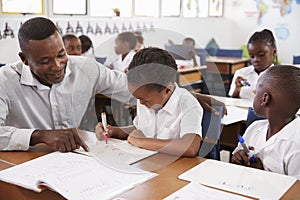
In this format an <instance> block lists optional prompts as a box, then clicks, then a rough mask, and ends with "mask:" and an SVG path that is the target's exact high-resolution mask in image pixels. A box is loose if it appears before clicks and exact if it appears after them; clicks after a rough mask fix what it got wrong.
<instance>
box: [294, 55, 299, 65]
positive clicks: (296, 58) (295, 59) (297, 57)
mask: <svg viewBox="0 0 300 200" xmlns="http://www.w3.org/2000/svg"><path fill="white" fill-rule="evenodd" d="M293 64H300V56H293Z"/></svg>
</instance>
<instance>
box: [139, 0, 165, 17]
mask: <svg viewBox="0 0 300 200" xmlns="http://www.w3.org/2000/svg"><path fill="white" fill-rule="evenodd" d="M134 7H135V12H134V14H135V15H137V16H149V17H158V16H159V0H151V1H150V0H135V5H134Z"/></svg>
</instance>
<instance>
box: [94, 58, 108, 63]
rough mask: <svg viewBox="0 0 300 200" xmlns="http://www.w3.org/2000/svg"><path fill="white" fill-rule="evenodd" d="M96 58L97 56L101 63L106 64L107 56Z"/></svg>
mask: <svg viewBox="0 0 300 200" xmlns="http://www.w3.org/2000/svg"><path fill="white" fill-rule="evenodd" d="M95 58H96V61H97V62H99V63H101V64H104V62H105V61H106V57H95Z"/></svg>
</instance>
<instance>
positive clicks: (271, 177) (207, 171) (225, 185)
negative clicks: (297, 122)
mask: <svg viewBox="0 0 300 200" xmlns="http://www.w3.org/2000/svg"><path fill="white" fill-rule="evenodd" d="M179 178H180V179H183V180H187V181H195V182H198V183H201V184H203V185H207V186H210V187H214V188H219V189H222V190H227V191H230V192H234V193H238V194H243V195H246V196H250V197H254V198H259V199H261V198H264V199H280V197H281V196H282V195H283V194H284V193H285V192H286V191H287V190H288V189H289V188H290V187H291V186H292V185H293V184H294V183H295V181H296V180H297V179H296V178H294V177H290V176H286V175H282V174H277V173H272V172H268V171H264V170H259V169H254V168H250V167H244V166H241V165H235V164H231V163H226V162H221V161H217V160H210V159H207V160H205V161H204V162H202V163H200V164H199V165H197V166H195V167H193V168H192V169H190V170H188V171H186V172H184V173H183V174H181V175H179ZM266 186H268V187H266Z"/></svg>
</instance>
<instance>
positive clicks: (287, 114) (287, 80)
mask: <svg viewBox="0 0 300 200" xmlns="http://www.w3.org/2000/svg"><path fill="white" fill-rule="evenodd" d="M299 100H300V68H297V67H294V66H284V65H283V66H281V65H278V66H274V67H271V68H269V69H268V70H266V72H265V73H264V74H262V75H261V77H260V78H259V79H258V82H257V86H256V96H255V98H254V102H253V107H254V110H255V113H256V114H257V115H258V116H261V117H265V118H267V119H266V120H259V121H256V122H253V123H252V124H251V125H250V126H249V127H248V128H247V130H246V133H245V134H244V139H245V141H246V143H247V144H248V145H249V147H250V148H251V149H253V150H254V155H255V157H256V162H254V163H250V161H249V157H248V156H247V154H246V153H245V151H244V150H242V147H241V145H240V144H239V145H238V147H237V148H236V149H235V151H234V152H233V156H232V162H233V163H236V164H240V165H245V166H251V167H255V168H259V169H264V170H267V171H271V172H276V173H280V174H285V175H289V176H293V177H296V178H297V179H300V140H299V138H300V117H299V116H296V113H297V111H298V110H299V108H300V101H299Z"/></svg>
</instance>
